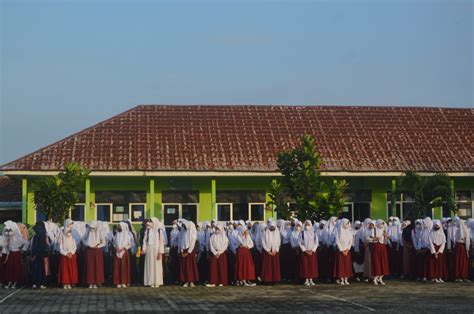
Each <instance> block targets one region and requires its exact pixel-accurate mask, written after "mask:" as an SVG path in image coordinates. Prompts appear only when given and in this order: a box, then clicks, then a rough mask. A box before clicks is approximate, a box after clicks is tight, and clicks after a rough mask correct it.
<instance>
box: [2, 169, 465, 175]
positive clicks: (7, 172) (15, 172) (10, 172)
mask: <svg viewBox="0 0 474 314" xmlns="http://www.w3.org/2000/svg"><path fill="white" fill-rule="evenodd" d="M58 172H59V171H54V170H53V171H50V170H48V171H36V170H33V171H31V170H5V171H4V172H3V174H4V175H9V176H22V177H25V176H50V175H56V174H58ZM417 173H418V174H420V175H425V176H431V175H434V174H436V173H437V172H433V171H426V172H424V171H419V172H417ZM403 174H404V172H402V171H322V172H321V175H322V176H327V177H399V176H402V175H403ZM446 174H447V175H448V176H450V177H474V172H446ZM90 176H91V177H279V176H281V173H280V172H275V171H92V172H91V173H90Z"/></svg>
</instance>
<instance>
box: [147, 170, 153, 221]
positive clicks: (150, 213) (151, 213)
mask: <svg viewBox="0 0 474 314" xmlns="http://www.w3.org/2000/svg"><path fill="white" fill-rule="evenodd" d="M146 217H148V218H151V217H155V179H153V178H150V205H149V211H148V214H147V215H146Z"/></svg>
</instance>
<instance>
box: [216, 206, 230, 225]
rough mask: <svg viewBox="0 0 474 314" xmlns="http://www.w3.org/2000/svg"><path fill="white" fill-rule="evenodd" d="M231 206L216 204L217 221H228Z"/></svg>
mask: <svg viewBox="0 0 474 314" xmlns="http://www.w3.org/2000/svg"><path fill="white" fill-rule="evenodd" d="M231 212H232V204H217V220H219V221H229V220H232V218H231V217H232V216H231Z"/></svg>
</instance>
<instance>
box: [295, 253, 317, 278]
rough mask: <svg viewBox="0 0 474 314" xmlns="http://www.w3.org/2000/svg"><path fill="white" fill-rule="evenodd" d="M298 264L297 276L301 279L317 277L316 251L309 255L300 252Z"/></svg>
mask: <svg viewBox="0 0 474 314" xmlns="http://www.w3.org/2000/svg"><path fill="white" fill-rule="evenodd" d="M299 264H300V267H299V277H300V278H301V279H313V278H318V276H319V272H318V255H317V253H316V252H313V254H311V255H308V254H306V253H305V252H301V253H300V258H299Z"/></svg>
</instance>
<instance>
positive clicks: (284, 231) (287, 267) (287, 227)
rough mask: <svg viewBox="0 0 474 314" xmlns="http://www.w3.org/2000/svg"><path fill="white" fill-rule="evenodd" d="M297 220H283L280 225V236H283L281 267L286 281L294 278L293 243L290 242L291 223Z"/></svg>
mask: <svg viewBox="0 0 474 314" xmlns="http://www.w3.org/2000/svg"><path fill="white" fill-rule="evenodd" d="M294 223H295V222H294V221H292V222H290V221H286V220H285V221H283V223H282V225H281V227H280V236H281V248H280V267H281V277H282V280H284V281H291V280H293V279H294V274H293V271H294V270H292V269H291V266H294V265H291V258H292V252H291V244H290V237H291V231H292V228H291V225H292V224H294Z"/></svg>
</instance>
